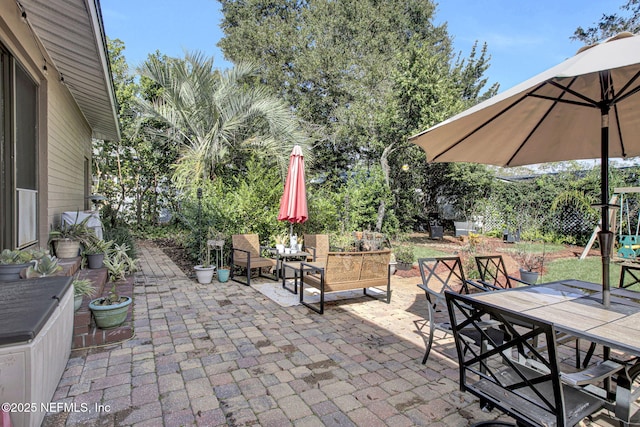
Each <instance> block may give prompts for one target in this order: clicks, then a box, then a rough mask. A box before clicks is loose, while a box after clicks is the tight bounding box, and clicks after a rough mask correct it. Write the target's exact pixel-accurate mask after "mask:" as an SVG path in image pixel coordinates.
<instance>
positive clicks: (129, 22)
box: [100, 0, 625, 90]
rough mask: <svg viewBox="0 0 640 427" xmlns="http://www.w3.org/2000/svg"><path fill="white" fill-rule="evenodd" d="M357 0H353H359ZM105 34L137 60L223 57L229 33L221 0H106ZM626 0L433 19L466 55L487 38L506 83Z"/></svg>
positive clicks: (488, 6) (450, 5)
mask: <svg viewBox="0 0 640 427" xmlns="http://www.w3.org/2000/svg"><path fill="white" fill-rule="evenodd" d="M354 1H355V0H354ZM100 3H101V6H102V15H103V19H104V25H105V29H106V32H107V35H108V36H109V37H111V38H119V39H121V40H122V41H124V43H125V47H126V49H125V52H124V54H125V57H126V58H127V61H128V62H129V64H130V65H131V66H133V67H135V66H136V65H138V64H140V63H141V62H142V61H144V59H145V58H146V57H147V55H148V54H149V53H152V52H155V51H156V50H159V51H160V52H161V53H164V54H166V55H169V56H182V55H183V52H184V50H185V49H186V50H190V51H191V50H200V51H202V52H204V53H206V54H208V55H213V56H214V57H215V64H217V66H218V67H221V68H226V67H228V66H230V64H229V63H228V62H227V61H225V60H224V58H223V56H222V53H221V52H220V50H219V49H218V48H217V47H216V43H217V42H218V40H220V38H221V37H222V36H223V34H222V31H221V30H220V28H219V27H220V21H221V13H220V7H219V3H218V2H217V1H216V0H180V1H178V0H101V2H100ZM624 3H625V0H598V1H590V0H529V1H527V0H524V1H523V0H441V1H440V3H439V5H438V9H437V12H436V16H435V23H436V24H441V23H444V22H445V21H446V22H447V23H448V29H449V34H450V35H451V36H452V37H453V39H454V46H455V48H456V50H458V51H462V53H463V56H467V55H468V53H469V51H470V49H471V46H472V45H473V43H474V42H475V41H476V40H478V41H479V42H480V43H483V42H487V44H488V51H489V54H490V55H491V67H490V68H489V70H488V71H487V73H486V76H487V77H488V78H489V81H490V83H494V82H498V83H500V90H505V89H508V88H510V87H511V86H514V85H516V84H517V83H519V82H521V81H523V80H526V79H528V78H529V77H532V76H534V75H535V74H538V73H539V72H541V71H544V70H545V69H547V68H549V67H551V66H553V65H555V64H557V63H558V62H561V61H563V60H564V59H566V58H568V57H570V56H572V55H573V54H574V53H575V52H576V51H577V50H578V48H579V47H580V43H578V42H572V41H571V40H569V37H570V36H571V35H572V34H573V32H574V30H575V29H576V28H577V27H578V26H583V27H587V26H590V25H592V24H593V23H595V22H597V21H598V20H599V19H600V17H601V16H602V14H603V13H617V12H619V11H620V6H621V5H622V4H624Z"/></svg>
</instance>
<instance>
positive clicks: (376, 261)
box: [300, 250, 391, 314]
mask: <svg viewBox="0 0 640 427" xmlns="http://www.w3.org/2000/svg"><path fill="white" fill-rule="evenodd" d="M390 259H391V251H389V250H383V251H368V252H329V253H327V258H326V260H325V262H324V264H323V265H322V266H321V267H320V266H318V265H317V264H312V263H305V262H303V263H301V264H300V277H301V278H302V280H301V285H300V302H301V303H302V304H303V305H305V306H307V307H309V308H311V309H312V310H314V311H316V312H317V313H320V314H322V313H323V312H324V294H325V292H337V291H347V290H352V289H362V290H363V293H364V295H367V296H371V297H374V296H373V295H369V294H367V288H373V287H383V286H384V287H386V302H387V304H389V303H390V302H391V274H390V269H389V261H390ZM304 285H308V286H312V287H314V288H316V289H318V290H320V304H319V307H316V306H314V305H312V304H310V303H308V302H306V301H304Z"/></svg>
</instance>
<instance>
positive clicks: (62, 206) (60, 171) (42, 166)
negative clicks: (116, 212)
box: [0, 0, 91, 246]
mask: <svg viewBox="0 0 640 427" xmlns="http://www.w3.org/2000/svg"><path fill="white" fill-rule="evenodd" d="M36 40H37V38H36V37H34V35H33V34H32V33H31V30H30V28H29V26H28V25H27V24H26V23H25V22H23V21H22V20H21V19H20V12H19V10H18V8H17V5H16V2H15V1H14V0H0V42H1V43H2V44H3V45H4V46H5V47H6V48H7V49H8V50H9V51H10V52H11V54H12V55H13V56H14V57H15V58H16V60H17V61H18V62H19V63H20V64H21V65H22V66H23V67H24V68H25V70H26V71H27V72H28V73H29V75H30V76H31V78H32V79H33V80H34V81H35V82H36V83H37V84H38V86H39V90H38V92H39V93H38V108H39V116H38V122H39V123H38V125H39V129H38V186H39V188H38V191H39V194H38V225H39V226H38V238H39V241H40V245H41V246H45V245H46V244H47V240H48V233H49V230H50V227H51V225H52V224H54V223H58V222H59V221H60V216H61V215H60V214H61V213H62V212H65V211H75V210H83V209H84V206H85V194H84V193H85V185H84V183H85V179H86V178H85V176H84V161H85V158H87V159H89V160H90V159H91V128H90V126H89V124H88V122H87V120H86V119H85V117H84V116H83V115H82V112H81V111H80V109H79V108H78V106H77V104H76V102H75V100H74V98H73V96H72V95H71V93H70V92H69V89H68V88H67V87H66V86H65V85H64V84H63V83H62V82H61V81H60V74H59V73H58V71H57V70H56V69H55V66H54V64H53V61H52V60H51V58H50V57H49V56H48V55H47V52H46V50H45V49H44V47H43V46H41V45H40V46H39V45H38V44H36V43H38V42H37V41H36ZM44 61H46V64H47V73H46V74H45V73H44V72H43V69H42V66H43V65H44Z"/></svg>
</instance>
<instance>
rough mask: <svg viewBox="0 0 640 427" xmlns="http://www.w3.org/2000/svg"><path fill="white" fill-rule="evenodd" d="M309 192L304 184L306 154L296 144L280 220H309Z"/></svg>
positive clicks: (281, 203)
mask: <svg viewBox="0 0 640 427" xmlns="http://www.w3.org/2000/svg"><path fill="white" fill-rule="evenodd" d="M307 216H308V212H307V192H306V187H305V185H304V156H303V155H302V149H301V148H300V146H298V145H296V146H295V147H293V150H292V151H291V156H289V172H288V173H287V180H286V181H285V183H284V193H283V194H282V198H281V199H280V213H278V220H280V221H289V222H291V223H294V222H295V223H302V222H305V221H306V220H307Z"/></svg>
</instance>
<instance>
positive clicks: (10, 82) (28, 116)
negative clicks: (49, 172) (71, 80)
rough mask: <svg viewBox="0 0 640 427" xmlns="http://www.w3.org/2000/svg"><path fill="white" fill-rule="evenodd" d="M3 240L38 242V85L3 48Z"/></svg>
mask: <svg viewBox="0 0 640 427" xmlns="http://www.w3.org/2000/svg"><path fill="white" fill-rule="evenodd" d="M0 75H1V78H0V175H1V177H2V184H1V185H0V211H1V212H3V214H4V215H2V216H0V243H1V244H2V247H5V248H15V247H18V248H20V247H25V246H28V245H31V244H33V243H36V242H37V229H38V228H37V225H38V221H37V210H38V209H37V206H38V137H37V135H38V123H37V117H38V115H37V111H38V105H37V104H38V86H37V85H36V84H35V82H34V81H33V80H32V79H31V77H30V76H29V75H28V74H27V72H26V71H25V70H24V69H23V68H22V67H21V66H20V64H18V63H17V62H16V60H15V59H14V58H13V57H11V55H10V54H9V53H8V52H7V51H6V50H4V49H0Z"/></svg>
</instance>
